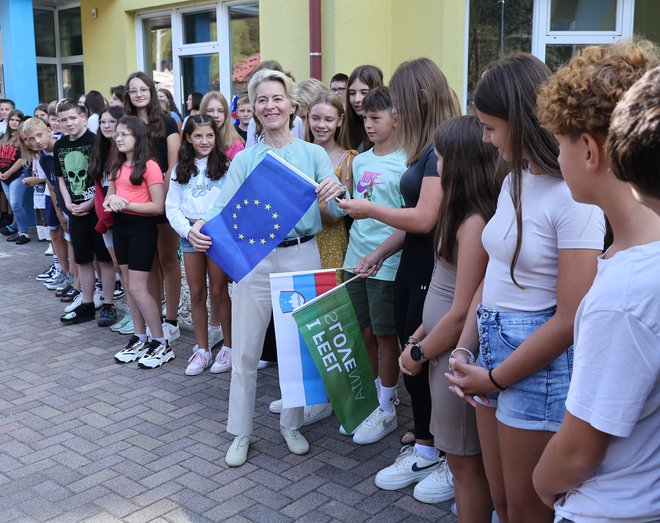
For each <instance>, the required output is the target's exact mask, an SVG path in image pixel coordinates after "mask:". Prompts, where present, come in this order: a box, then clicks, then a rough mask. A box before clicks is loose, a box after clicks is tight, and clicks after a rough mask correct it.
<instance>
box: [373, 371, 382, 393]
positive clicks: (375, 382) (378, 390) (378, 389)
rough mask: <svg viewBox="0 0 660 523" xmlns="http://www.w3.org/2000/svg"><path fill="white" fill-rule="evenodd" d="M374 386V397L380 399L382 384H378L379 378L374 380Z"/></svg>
mask: <svg viewBox="0 0 660 523" xmlns="http://www.w3.org/2000/svg"><path fill="white" fill-rule="evenodd" d="M374 385H376V397H377V398H380V388H381V387H382V384H381V383H380V376H378V377H377V378H376V379H375V380H374Z"/></svg>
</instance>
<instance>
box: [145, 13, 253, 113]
mask: <svg viewBox="0 0 660 523" xmlns="http://www.w3.org/2000/svg"><path fill="white" fill-rule="evenodd" d="M136 31H137V42H138V68H139V69H141V70H143V71H145V72H146V73H147V74H149V75H151V77H152V78H153V79H154V81H155V82H156V85H157V87H163V88H166V89H168V90H169V91H170V92H171V93H172V94H173V95H174V99H175V100H176V102H177V106H178V107H179V108H180V109H184V108H185V103H184V101H185V99H186V97H187V96H188V94H189V93H191V92H200V93H206V92H208V91H211V90H217V91H220V92H222V93H223V94H224V95H225V96H226V97H227V99H228V100H230V98H231V96H232V95H233V94H236V93H239V92H242V91H243V90H244V88H245V78H246V77H247V76H248V75H249V73H251V72H252V71H253V70H254V68H255V67H256V65H257V64H258V63H259V3H258V2H255V1H251V2H226V3H225V2H217V3H215V4H208V5H197V6H194V7H181V8H178V9H172V10H168V11H160V12H154V13H144V14H141V15H139V16H138V17H137V22H136Z"/></svg>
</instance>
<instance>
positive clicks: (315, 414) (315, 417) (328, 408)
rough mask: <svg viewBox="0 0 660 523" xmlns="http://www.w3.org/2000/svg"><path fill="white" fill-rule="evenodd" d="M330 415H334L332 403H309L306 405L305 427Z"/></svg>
mask: <svg viewBox="0 0 660 523" xmlns="http://www.w3.org/2000/svg"><path fill="white" fill-rule="evenodd" d="M329 416H332V405H330V403H322V404H320V405H307V406H306V407H305V416H304V418H303V427H304V426H306V425H311V424H312V423H316V422H317V421H321V420H322V419H325V418H327V417H329Z"/></svg>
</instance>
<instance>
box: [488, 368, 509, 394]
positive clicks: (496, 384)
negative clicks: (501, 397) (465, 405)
mask: <svg viewBox="0 0 660 523" xmlns="http://www.w3.org/2000/svg"><path fill="white" fill-rule="evenodd" d="M488 377H489V378H490V381H492V382H493V385H495V386H496V387H497V388H498V389H500V390H506V387H502V386H501V385H500V384H499V383H497V382H496V381H495V378H493V369H489V370H488Z"/></svg>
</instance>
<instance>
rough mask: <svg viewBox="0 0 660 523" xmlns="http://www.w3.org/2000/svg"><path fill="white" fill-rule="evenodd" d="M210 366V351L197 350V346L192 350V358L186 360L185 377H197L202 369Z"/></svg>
mask: <svg viewBox="0 0 660 523" xmlns="http://www.w3.org/2000/svg"><path fill="white" fill-rule="evenodd" d="M209 365H211V351H208V350H204V349H201V350H200V349H199V348H198V347H197V345H195V347H194V348H193V353H192V356H190V359H188V366H187V367H186V371H185V374H186V376H197V375H199V374H201V373H202V372H204V369H206V367H208V366H209Z"/></svg>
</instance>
